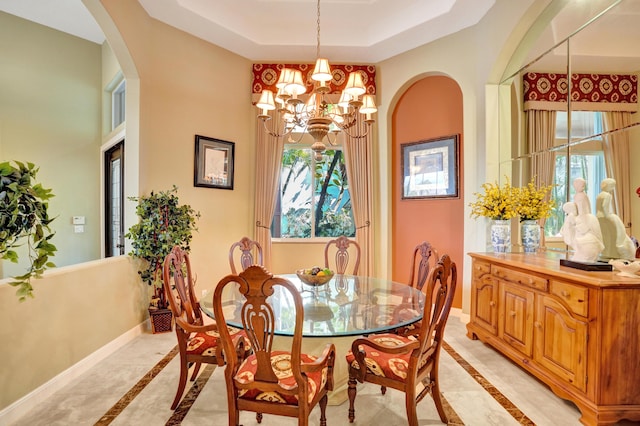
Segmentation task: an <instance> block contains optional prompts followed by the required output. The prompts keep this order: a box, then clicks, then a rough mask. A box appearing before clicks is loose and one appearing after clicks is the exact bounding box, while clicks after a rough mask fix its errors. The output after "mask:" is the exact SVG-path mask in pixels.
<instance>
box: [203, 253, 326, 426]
mask: <svg viewBox="0 0 640 426" xmlns="http://www.w3.org/2000/svg"><path fill="white" fill-rule="evenodd" d="M231 283H237V284H238V285H239V291H240V293H241V294H242V295H243V296H244V297H245V302H244V304H243V305H242V308H241V318H242V325H243V327H244V329H245V332H246V339H247V340H248V341H249V342H250V344H251V346H252V348H253V351H254V352H253V354H252V355H250V356H249V357H248V358H246V359H245V360H241V359H239V357H238V356H237V353H238V350H239V349H241V345H240V343H241V340H242V339H236V340H234V339H233V336H231V335H230V334H229V333H228V332H227V331H225V330H224V329H221V330H220V339H221V342H222V347H223V350H224V356H225V361H226V363H227V366H226V368H225V370H224V373H225V379H226V384H227V402H228V407H229V425H230V426H237V425H239V424H240V423H239V422H240V412H241V411H253V412H255V413H256V418H257V420H258V423H260V422H261V421H262V414H263V413H268V414H274V415H280V416H288V417H297V418H298V424H299V425H307V424H308V422H309V414H310V412H311V410H312V409H313V408H314V407H315V406H316V404H318V403H319V405H320V425H322V426H325V425H326V424H327V420H326V415H325V411H326V407H327V400H328V399H327V392H329V391H330V390H332V389H333V366H334V362H335V346H334V345H333V344H332V343H328V344H327V345H326V347H325V349H324V351H323V353H322V355H321V356H320V357H318V358H316V357H315V356H311V355H307V354H304V353H301V347H302V326H303V320H304V318H303V315H304V311H303V307H302V297H301V296H300V293H299V292H298V290H297V289H296V287H295V286H294V285H293V284H292V283H291V282H290V281H289V280H287V279H286V278H282V277H274V276H273V275H272V274H271V273H270V272H268V271H267V270H266V269H265V268H264V267H262V266H258V265H253V266H249V267H248V268H247V269H245V270H244V271H243V272H240V274H239V275H228V276H226V277H225V278H223V279H222V280H221V281H220V282H219V283H218V285H217V287H216V289H215V292H214V295H213V311H214V316H215V317H216V318H217V320H218V321H224V320H225V315H224V310H223V300H222V294H223V291H224V289H225V287H226V286H227V285H228V284H231ZM234 285H235V284H234ZM277 286H281V287H282V291H289V292H290V293H291V296H292V297H293V301H294V308H295V312H292V314H294V315H295V331H294V336H293V340H292V343H291V347H290V349H289V350H288V351H282V350H274V349H273V343H274V331H275V327H276V322H277V321H278V319H277V318H276V317H275V315H274V311H273V308H272V306H271V305H270V304H269V302H268V301H267V298H268V297H269V296H271V295H273V294H274V291H275V287H277ZM274 297H275V296H274Z"/></svg>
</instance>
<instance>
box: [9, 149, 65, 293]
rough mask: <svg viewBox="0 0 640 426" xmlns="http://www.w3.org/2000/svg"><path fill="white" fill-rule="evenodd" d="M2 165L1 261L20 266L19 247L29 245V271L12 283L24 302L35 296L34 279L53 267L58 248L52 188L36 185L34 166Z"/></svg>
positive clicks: (28, 164)
mask: <svg viewBox="0 0 640 426" xmlns="http://www.w3.org/2000/svg"><path fill="white" fill-rule="evenodd" d="M14 164H15V165H12V164H11V162H8V161H7V162H2V163H0V259H5V260H9V261H11V262H14V263H17V262H18V259H19V255H18V252H17V251H15V250H14V249H16V248H17V247H20V246H22V245H24V244H26V245H27V250H28V256H29V261H30V263H29V268H28V270H27V272H26V273H25V274H23V275H20V276H16V277H13V279H14V281H11V282H10V283H9V284H10V285H12V286H14V287H18V290H17V291H16V295H17V296H18V298H19V299H20V301H21V302H23V301H25V300H26V298H27V297H33V287H32V286H31V278H33V277H35V278H40V277H41V276H42V273H43V272H44V270H45V269H47V268H51V267H54V266H55V265H54V264H53V263H52V262H49V257H51V256H54V255H55V252H56V246H55V245H53V244H52V243H51V241H50V240H51V238H52V237H53V236H54V234H55V232H53V231H51V229H50V228H49V224H50V223H51V222H52V221H53V220H54V219H55V218H49V213H48V207H49V205H48V203H47V200H49V198H51V197H53V196H54V195H53V194H52V193H51V189H46V188H43V187H42V185H40V184H39V183H36V182H35V178H36V174H37V173H38V170H39V169H38V168H37V167H36V166H35V165H34V164H33V163H26V164H25V163H21V162H19V161H14Z"/></svg>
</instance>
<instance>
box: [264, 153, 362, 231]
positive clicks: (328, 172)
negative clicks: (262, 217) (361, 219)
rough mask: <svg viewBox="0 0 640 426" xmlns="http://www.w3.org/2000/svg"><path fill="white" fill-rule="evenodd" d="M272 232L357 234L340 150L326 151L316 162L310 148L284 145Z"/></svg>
mask: <svg viewBox="0 0 640 426" xmlns="http://www.w3.org/2000/svg"><path fill="white" fill-rule="evenodd" d="M271 235H272V237H274V238H317V237H335V236H338V235H346V236H348V237H354V236H355V225H354V221H353V212H352V206H351V196H350V194H349V184H348V182H347V170H346V167H345V164H344V156H343V153H342V151H341V150H340V149H331V150H327V151H325V154H324V155H323V158H322V161H315V160H314V158H313V152H312V151H311V149H310V148H299V147H295V148H292V147H287V146H285V149H284V153H283V156H282V169H281V172H280V191H279V192H278V199H277V203H276V211H275V214H274V217H273V223H272V225H271Z"/></svg>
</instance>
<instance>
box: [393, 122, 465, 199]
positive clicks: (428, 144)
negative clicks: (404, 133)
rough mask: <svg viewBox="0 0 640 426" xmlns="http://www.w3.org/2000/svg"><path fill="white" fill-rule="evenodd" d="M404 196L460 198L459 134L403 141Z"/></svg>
mask: <svg viewBox="0 0 640 426" xmlns="http://www.w3.org/2000/svg"><path fill="white" fill-rule="evenodd" d="M400 150H401V154H402V158H401V161H402V199H421V198H458V135H453V136H446V137H442V138H437V139H430V140H426V141H420V142H412V143H406V144H402V145H400Z"/></svg>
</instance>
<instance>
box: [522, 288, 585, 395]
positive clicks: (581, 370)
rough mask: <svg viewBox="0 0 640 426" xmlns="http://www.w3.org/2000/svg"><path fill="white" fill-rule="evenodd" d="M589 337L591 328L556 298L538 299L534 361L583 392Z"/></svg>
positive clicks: (542, 297)
mask: <svg viewBox="0 0 640 426" xmlns="http://www.w3.org/2000/svg"><path fill="white" fill-rule="evenodd" d="M587 333H588V324H587V323H586V322H585V321H583V320H580V319H577V318H576V317H575V316H573V315H572V314H571V312H570V311H568V310H567V309H566V308H565V307H564V306H563V305H562V304H561V303H560V302H558V301H557V300H556V299H555V298H554V297H553V296H547V295H539V296H538V298H537V303H536V320H535V336H536V337H535V342H536V343H535V354H534V360H535V362H536V363H538V364H540V365H541V366H543V367H544V368H546V369H547V370H548V371H550V372H551V373H553V374H555V375H556V376H558V377H560V378H561V379H562V380H563V381H566V382H568V383H570V384H571V385H573V386H575V387H576V388H578V389H580V390H581V391H583V392H584V391H586V387H587V356H588V355H587Z"/></svg>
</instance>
